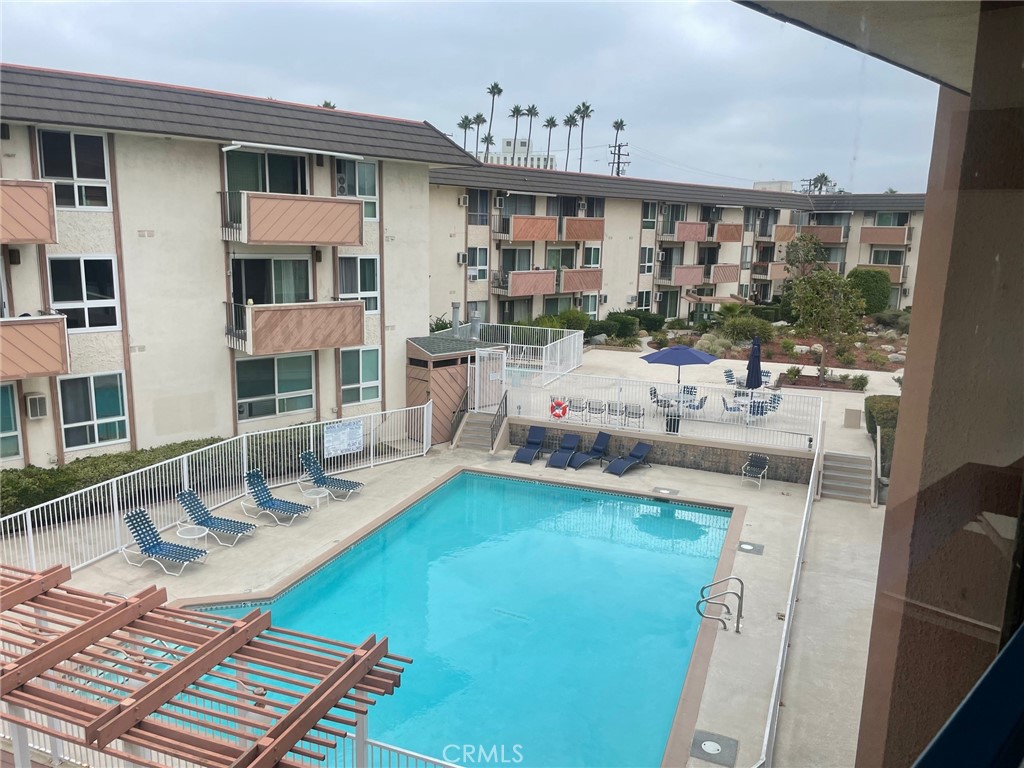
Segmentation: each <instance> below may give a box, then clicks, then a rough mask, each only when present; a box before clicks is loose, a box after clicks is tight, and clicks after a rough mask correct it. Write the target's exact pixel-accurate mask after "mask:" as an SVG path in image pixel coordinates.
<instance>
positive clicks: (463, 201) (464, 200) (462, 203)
mask: <svg viewBox="0 0 1024 768" xmlns="http://www.w3.org/2000/svg"><path fill="white" fill-rule="evenodd" d="M468 205H469V195H459V207H460V208H465V207H467V206H468Z"/></svg>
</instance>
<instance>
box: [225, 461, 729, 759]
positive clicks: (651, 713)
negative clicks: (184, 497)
mask: <svg viewBox="0 0 1024 768" xmlns="http://www.w3.org/2000/svg"><path fill="white" fill-rule="evenodd" d="M344 513H345V507H344V505H331V506H330V507H329V508H327V509H325V510H322V511H321V512H320V514H344ZM728 524H729V513H728V512H727V511H724V510H718V509H712V508H705V507H692V506H687V505H683V504H673V503H667V502H662V501H656V500H651V499H646V498H641V497H632V496H625V495H617V494H607V493H599V492H595V491H589V490H584V489H580V488H566V487H562V486H555V485H549V484H544V483H537V482H530V481H523V480H512V479H504V478H495V477H490V476H486V475H481V474H474V473H469V472H464V473H462V474H460V475H457V476H456V477H454V478H452V480H450V481H449V482H447V483H446V484H444V485H443V486H441V487H440V488H438V489H437V490H435V491H434V492H433V493H431V494H430V495H429V496H427V497H425V498H424V499H422V500H421V501H419V502H418V503H417V504H415V505H413V506H412V507H410V508H409V509H408V510H407V511H406V512H404V513H403V514H402V515H401V516H400V517H398V518H396V519H395V520H394V521H392V522H391V523H389V524H388V525H386V526H385V527H383V528H382V529H380V530H378V531H377V532H376V533H374V534H373V535H371V536H369V537H368V538H366V539H364V540H363V541H362V542H360V543H359V544H358V545H357V546H355V547H354V548H353V549H352V550H350V551H348V552H346V553H345V554H343V555H341V556H340V557H338V558H337V559H335V560H334V561H332V562H331V563H329V564H328V565H326V566H325V567H324V568H322V569H321V570H319V571H318V572H317V573H315V574H314V575H313V576H311V577H310V578H309V579H307V580H306V581H304V582H302V583H301V584H299V585H298V586H296V587H295V588H294V589H292V590H290V591H289V592H287V593H286V594H284V595H283V596H281V597H280V598H279V599H277V600H276V601H274V602H273V603H271V604H270V605H268V606H266V607H268V608H269V609H270V610H271V611H272V614H273V623H274V624H275V625H277V626H282V627H289V628H292V629H295V630H298V631H302V632H309V633H314V634H320V635H326V636H329V637H334V638H337V639H342V640H347V641H355V642H359V641H361V640H362V639H363V638H365V637H366V635H368V634H370V633H377V634H378V635H387V636H388V637H389V638H390V647H391V649H392V650H393V651H394V652H395V653H397V654H400V655H403V656H410V657H412V658H413V663H412V664H411V665H409V667H408V669H407V671H406V674H405V675H404V676H403V678H402V686H401V688H399V689H398V690H397V691H396V693H395V695H394V696H388V697H385V698H383V699H382V700H380V702H379V703H378V704H377V706H375V707H373V708H372V709H371V710H370V720H369V733H370V736H371V738H374V739H378V740H380V741H385V742H388V743H391V744H395V745H397V746H401V747H403V748H405V749H411V750H414V751H416V752H421V753H425V754H428V755H434V756H437V757H442V758H447V759H449V760H451V759H453V758H459V759H458V760H457V761H458V762H466V763H468V762H470V761H468V760H465V759H464V754H463V752H462V749H463V748H462V745H470V746H471V747H473V748H476V749H479V748H481V747H482V748H483V749H484V750H489V749H490V748H491V747H492V746H493V747H495V748H496V749H497V750H500V749H501V748H502V747H503V748H504V756H505V760H506V762H507V763H516V764H518V765H522V766H535V767H541V766H543V767H544V768H548V767H553V766H640V765H643V766H653V765H657V764H658V763H659V762H660V760H661V755H662V752H663V750H664V747H665V742H666V739H667V737H668V733H669V729H670V725H671V722H672V717H673V715H674V713H675V709H676V705H677V702H678V699H679V694H680V692H681V690H682V685H683V679H684V678H685V676H686V670H687V665H688V664H689V660H690V653H691V650H692V648H693V643H694V640H695V638H696V634H697V628H698V623H699V619H698V616H697V614H696V613H695V612H694V609H693V604H694V602H695V600H696V595H697V593H698V591H699V589H700V587H701V585H703V584H706V583H708V582H710V581H711V580H712V578H713V574H714V571H715V567H716V565H717V562H718V557H719V554H720V552H721V548H722V542H723V541H724V538H725V532H726V528H727V527H728ZM247 610H249V609H248V608H239V609H232V610H230V611H226V610H220V611H219V612H220V613H228V614H231V615H236V616H237V615H242V614H243V613H245V612H246V611H247ZM453 745H457V746H453ZM446 748H447V749H446ZM491 756H492V757H493V758H494V759H493V760H492V762H498V759H499V758H500V754H499V753H498V752H495V753H492V755H491ZM517 757H519V758H521V761H520V760H517V759H516V758H517Z"/></svg>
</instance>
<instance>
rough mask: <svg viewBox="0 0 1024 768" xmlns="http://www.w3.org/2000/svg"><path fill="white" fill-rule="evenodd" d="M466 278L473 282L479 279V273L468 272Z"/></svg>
mask: <svg viewBox="0 0 1024 768" xmlns="http://www.w3.org/2000/svg"><path fill="white" fill-rule="evenodd" d="M468 279H469V282H471V283H475V282H476V281H477V280H479V279H480V275H479V274H478V273H476V272H470V273H469V275H468Z"/></svg>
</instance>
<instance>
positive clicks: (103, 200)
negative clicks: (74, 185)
mask: <svg viewBox="0 0 1024 768" xmlns="http://www.w3.org/2000/svg"><path fill="white" fill-rule="evenodd" d="M78 204H79V205H80V206H82V207H83V208H106V207H107V188H106V187H81V186H80V187H79V188H78Z"/></svg>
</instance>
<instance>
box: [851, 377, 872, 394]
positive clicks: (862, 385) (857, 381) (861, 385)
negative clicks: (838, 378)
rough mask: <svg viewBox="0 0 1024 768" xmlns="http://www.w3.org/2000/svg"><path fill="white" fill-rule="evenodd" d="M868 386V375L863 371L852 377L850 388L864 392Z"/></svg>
mask: <svg viewBox="0 0 1024 768" xmlns="http://www.w3.org/2000/svg"><path fill="white" fill-rule="evenodd" d="M867 388H868V377H867V376H865V375H864V374H863V373H858V374H857V375H856V376H854V377H853V378H852V379H850V389H855V390H856V391H858V392H863V391H864V390H865V389H867Z"/></svg>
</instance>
